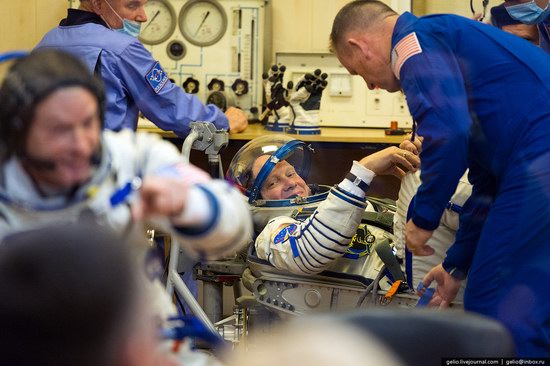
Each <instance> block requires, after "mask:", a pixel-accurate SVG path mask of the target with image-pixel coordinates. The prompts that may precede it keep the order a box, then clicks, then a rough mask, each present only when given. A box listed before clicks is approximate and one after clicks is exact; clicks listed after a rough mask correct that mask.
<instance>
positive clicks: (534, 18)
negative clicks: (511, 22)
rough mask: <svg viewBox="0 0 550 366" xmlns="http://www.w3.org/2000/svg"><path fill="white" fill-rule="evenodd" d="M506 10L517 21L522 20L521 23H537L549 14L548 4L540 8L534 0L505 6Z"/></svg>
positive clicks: (549, 6) (549, 7)
mask: <svg viewBox="0 0 550 366" xmlns="http://www.w3.org/2000/svg"><path fill="white" fill-rule="evenodd" d="M506 11H507V12H508V14H510V16H511V17H512V18H513V19H515V20H517V21H518V22H522V23H523V24H538V23H541V22H542V21H543V20H544V19H546V18H547V17H548V16H550V5H546V8H545V9H541V8H539V6H538V5H537V4H536V3H535V0H531V1H530V2H528V3H525V4H518V5H512V6H506Z"/></svg>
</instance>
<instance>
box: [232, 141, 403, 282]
mask: <svg viewBox="0 0 550 366" xmlns="http://www.w3.org/2000/svg"><path fill="white" fill-rule="evenodd" d="M262 155H270V157H269V158H268V159H267V161H266V162H265V164H263V166H262V167H261V169H259V172H253V166H254V163H255V162H256V161H258V158H259V157H261V156H262ZM309 155H310V148H309V147H308V146H307V145H306V144H305V143H304V142H302V141H298V140H293V139H290V138H288V137H285V136H277V137H273V136H264V137H261V138H258V139H255V140H253V141H251V142H250V143H248V144H247V145H245V146H244V147H243V148H242V149H241V150H240V151H239V152H238V153H237V154H236V155H235V157H234V159H233V161H232V162H231V164H230V167H229V171H228V178H230V179H231V180H233V181H234V182H235V183H236V184H237V185H238V186H239V187H240V188H241V190H242V191H243V192H244V193H245V195H246V196H247V197H248V200H249V203H250V204H251V210H252V216H253V219H254V224H255V228H256V230H257V232H259V235H258V236H257V238H256V241H255V249H256V255H257V256H258V257H259V258H260V259H264V260H267V261H269V262H270V263H271V264H272V265H273V266H275V267H276V268H278V269H280V270H283V271H289V272H292V273H295V274H302V275H303V274H317V273H320V272H322V271H324V270H327V269H328V270H335V271H340V270H341V269H337V268H338V263H337V262H339V260H342V257H344V258H343V261H347V262H349V261H356V260H358V259H361V262H362V265H361V268H362V275H363V276H365V277H367V278H370V279H373V278H375V277H376V275H377V274H378V271H379V270H380V269H381V268H382V266H383V263H382V261H381V260H380V258H378V256H377V255H375V254H373V246H374V245H375V244H376V243H377V242H379V241H382V240H384V239H386V238H389V239H390V240H393V239H392V235H391V232H388V231H386V230H384V229H381V228H379V227H375V226H371V225H369V226H368V228H366V227H364V226H363V227H361V228H360V230H359V231H360V234H357V232H358V227H359V226H360V223H361V220H362V217H363V215H364V212H365V209H367V210H368V211H372V212H374V209H373V206H372V205H370V204H369V203H368V202H367V200H366V190H367V189H368V185H369V184H370V182H371V181H372V179H373V178H374V175H375V174H374V172H372V171H370V170H369V169H366V168H365V167H364V166H362V165H361V164H359V163H358V162H354V163H353V165H352V167H351V170H350V174H349V175H348V177H347V178H345V179H344V180H343V181H342V182H341V183H340V184H338V185H336V186H334V187H332V188H329V187H326V186H324V187H323V186H320V187H313V189H311V187H310V189H311V190H310V193H312V194H308V195H306V196H305V197H304V196H291V197H288V198H287V199H274V200H270V199H265V197H260V190H261V189H262V187H263V186H264V184H266V185H267V184H269V182H267V183H266V179H267V178H268V176H269V175H270V173H271V172H272V171H274V168H275V166H276V165H277V163H279V162H281V161H288V162H290V163H291V165H292V167H293V168H294V169H295V171H296V173H297V174H296V175H293V176H294V177H297V178H299V179H300V180H301V179H302V178H301V177H304V176H306V175H307V171H308V170H309V163H310V159H311V158H310V156H309ZM256 170H258V169H256ZM351 177H353V178H351ZM350 179H352V180H350ZM302 182H303V180H302ZM304 184H305V182H304ZM361 233H363V235H361ZM352 241H353V242H354V244H356V245H355V248H354V244H352V246H351V247H350V243H352ZM346 267H348V268H349V267H350V266H349V263H348V264H346Z"/></svg>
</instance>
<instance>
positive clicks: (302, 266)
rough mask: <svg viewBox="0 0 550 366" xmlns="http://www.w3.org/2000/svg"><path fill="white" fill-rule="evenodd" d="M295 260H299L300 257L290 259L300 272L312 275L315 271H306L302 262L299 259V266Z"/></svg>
mask: <svg viewBox="0 0 550 366" xmlns="http://www.w3.org/2000/svg"><path fill="white" fill-rule="evenodd" d="M296 258H300V257H292V260H293V261H294V264H295V265H296V267H297V268H298V269H299V270H300V271H301V272H302V273H305V274H312V273H315V271H312V270H310V269H308V268H307V267H306V266H305V265H304V262H303V261H302V260H301V259H300V262H301V265H300V263H299V262H298V261H297V260H296Z"/></svg>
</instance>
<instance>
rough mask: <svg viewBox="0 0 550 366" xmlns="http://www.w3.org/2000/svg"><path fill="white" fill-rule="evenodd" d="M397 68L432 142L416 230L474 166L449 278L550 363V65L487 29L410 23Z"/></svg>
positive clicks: (402, 21) (447, 264) (459, 23)
mask: <svg viewBox="0 0 550 366" xmlns="http://www.w3.org/2000/svg"><path fill="white" fill-rule="evenodd" d="M391 58H392V67H393V70H394V73H395V74H396V76H397V78H398V79H400V82H401V86H402V88H403V90H404V92H405V94H406V96H407V103H408V105H409V109H410V111H411V113H412V115H413V117H414V119H415V120H416V121H417V123H418V133H419V134H420V135H422V136H424V138H425V139H424V142H423V150H422V153H421V155H420V156H421V161H422V174H421V179H422V185H421V186H420V188H419V189H418V193H417V195H416V201H415V204H414V207H413V208H412V209H411V214H412V215H411V217H412V220H413V222H414V223H415V224H416V225H417V226H418V227H420V228H423V229H425V230H433V229H435V228H436V227H437V226H438V224H439V219H440V217H441V214H442V213H443V211H444V210H445V207H446V205H447V203H448V202H449V198H450V197H451V196H452V194H453V192H454V191H455V189H456V186H457V183H458V181H459V179H460V177H461V176H462V174H463V173H464V172H465V170H466V168H467V167H469V168H470V172H469V180H470V182H471V183H472V184H473V193H472V196H471V197H470V199H468V201H467V202H466V204H465V205H464V208H463V211H462V214H461V218H460V228H459V231H458V234H457V238H456V241H455V243H454V244H453V245H452V247H451V248H450V249H449V251H448V252H447V257H446V258H445V260H444V262H443V267H444V268H445V269H446V270H447V271H448V272H449V273H453V275H454V276H455V277H458V278H463V277H465V276H466V274H467V275H468V286H467V288H466V292H465V297H464V301H465V307H466V308H467V309H468V310H472V311H476V312H479V313H482V314H486V315H489V316H491V317H494V318H497V319H499V320H500V321H502V322H503V323H504V324H505V325H506V326H507V327H508V328H509V329H510V330H511V331H512V334H513V335H514V338H515V341H516V344H517V346H518V353H519V354H520V355H523V356H525V355H539V356H540V355H546V356H548V355H550V293H549V292H548V291H546V290H545V288H546V286H547V284H548V282H549V281H550V239H549V238H550V205H549V203H550V67H549V65H550V56H549V55H548V54H546V53H545V52H544V51H542V50H541V49H539V48H536V47H532V46H530V45H529V44H527V43H525V42H524V41H523V40H521V39H520V38H518V37H515V36H513V35H510V34H506V33H503V32H501V31H499V30H498V29H496V28H493V27H490V26H488V25H486V24H481V23H479V22H475V21H471V20H468V19H465V18H462V17H459V16H453V15H434V16H427V17H423V18H417V17H415V16H414V15H412V14H410V13H405V14H403V15H401V16H400V17H399V18H398V19H397V23H396V25H395V28H394V31H393V37H392V54H391Z"/></svg>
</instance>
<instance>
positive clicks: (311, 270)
mask: <svg viewBox="0 0 550 366" xmlns="http://www.w3.org/2000/svg"><path fill="white" fill-rule="evenodd" d="M304 257H305V256H303V255H301V256H299V257H293V258H298V259H299V260H300V262H302V267H304V268H305V269H306V270H308V271H310V272H316V271H315V269H316V268H317V267H315V266H314V265H313V264H311V263H309V261H308V260H307V258H305V260H306V262H307V263H308V264H309V267H311V268H313V269H310V268H309V267H308V266H307V265H306V263H305V262H304ZM294 261H296V259H295V260H294Z"/></svg>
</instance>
